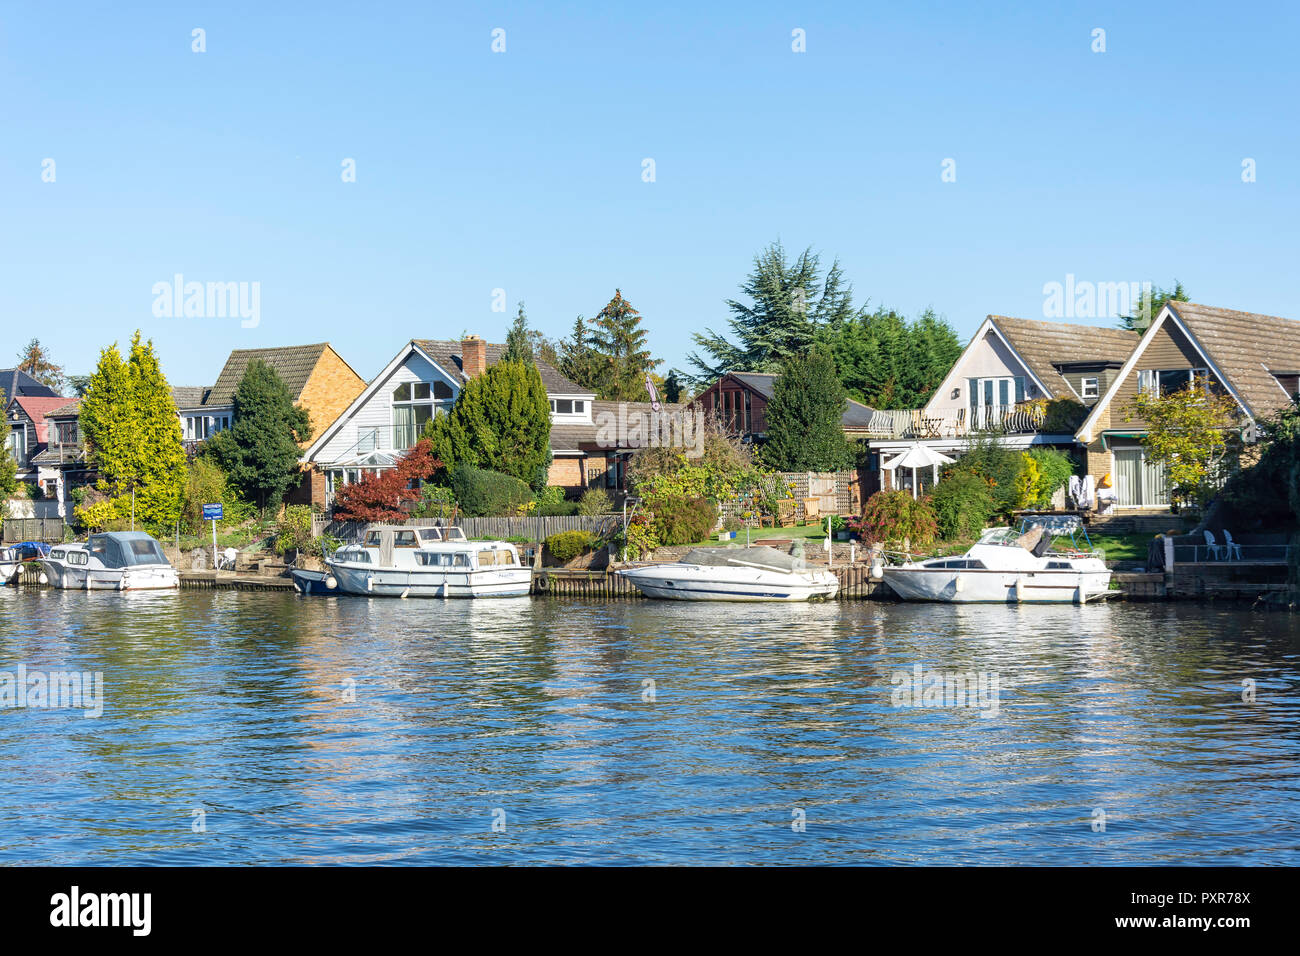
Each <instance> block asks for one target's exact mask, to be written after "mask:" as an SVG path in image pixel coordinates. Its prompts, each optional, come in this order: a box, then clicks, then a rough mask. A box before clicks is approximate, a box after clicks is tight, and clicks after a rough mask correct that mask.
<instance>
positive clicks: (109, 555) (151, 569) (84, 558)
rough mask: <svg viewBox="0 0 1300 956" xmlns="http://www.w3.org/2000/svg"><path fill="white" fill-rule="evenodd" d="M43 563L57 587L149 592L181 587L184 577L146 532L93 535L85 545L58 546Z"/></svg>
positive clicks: (52, 583) (116, 532)
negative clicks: (177, 571)
mask: <svg viewBox="0 0 1300 956" xmlns="http://www.w3.org/2000/svg"><path fill="white" fill-rule="evenodd" d="M39 563H40V566H41V571H42V572H43V573H44V576H45V577H46V578H48V582H49V583H50V584H51V585H53V586H54V587H56V588H64V589H74V590H84V591H146V590H159V589H165V588H176V587H180V577H179V576H178V575H177V574H176V569H175V568H173V567H172V566H171V564H170V563H169V562H168V561H167V558H166V556H165V555H164V554H163V551H162V545H160V544H159V543H158V542H157V541H156V540H155V539H154V538H151V537H149V535H147V534H145V533H144V532H143V531H109V532H105V533H104V534H92V535H91V536H90V537H89V538H88V539H87V541H86V543H85V544H60V545H56V546H55V547H53V548H51V549H50V553H49V554H48V555H46V556H45V557H43V558H41V559H40V562H39ZM41 583H45V582H44V581H43V582H41Z"/></svg>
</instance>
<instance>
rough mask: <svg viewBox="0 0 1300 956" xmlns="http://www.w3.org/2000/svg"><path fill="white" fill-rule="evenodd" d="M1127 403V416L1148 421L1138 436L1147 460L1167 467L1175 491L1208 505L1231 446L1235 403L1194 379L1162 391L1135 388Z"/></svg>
mask: <svg viewBox="0 0 1300 956" xmlns="http://www.w3.org/2000/svg"><path fill="white" fill-rule="evenodd" d="M1130 406H1131V407H1130V412H1129V415H1128V416H1127V417H1126V420H1130V421H1131V420H1132V419H1134V418H1137V419H1139V420H1141V421H1143V422H1145V423H1146V426H1147V430H1146V434H1145V435H1143V436H1142V447H1143V448H1145V449H1146V457H1147V460H1148V461H1151V462H1156V463H1159V464H1162V465H1164V466H1165V469H1166V474H1167V475H1168V478H1169V486H1170V488H1171V489H1172V490H1173V492H1174V493H1175V494H1179V495H1186V496H1189V497H1195V498H1196V499H1198V500H1199V502H1200V503H1201V504H1202V505H1205V504H1208V503H1209V501H1210V499H1211V498H1213V497H1214V494H1215V491H1216V489H1217V488H1218V485H1219V481H1218V479H1219V478H1220V477H1222V474H1221V469H1222V468H1223V466H1224V465H1225V463H1226V460H1227V457H1228V454H1229V452H1230V451H1232V450H1233V442H1232V441H1230V438H1231V429H1232V427H1233V425H1234V424H1235V421H1236V411H1237V403H1236V402H1235V401H1233V400H1232V399H1231V398H1230V397H1229V396H1227V395H1224V394H1222V393H1221V392H1217V391H1215V390H1214V389H1213V388H1212V387H1207V386H1205V385H1202V384H1199V383H1195V384H1192V385H1189V386H1187V387H1185V388H1179V389H1175V390H1173V391H1169V392H1165V393H1163V394H1156V393H1155V392H1154V391H1139V392H1138V393H1137V395H1135V396H1134V397H1133V400H1132V402H1131V403H1130Z"/></svg>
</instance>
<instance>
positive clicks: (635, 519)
mask: <svg viewBox="0 0 1300 956" xmlns="http://www.w3.org/2000/svg"><path fill="white" fill-rule="evenodd" d="M626 547H627V550H628V551H629V552H631V554H632V555H633V556H634V557H640V556H641V555H643V554H649V553H650V552H651V551H653V550H654V549H655V548H657V547H659V538H658V537H657V536H656V535H655V527H654V522H652V521H651V520H650V516H649V515H646V514H635V515H633V516H632V517H631V518H629V519H628V522H627V539H626Z"/></svg>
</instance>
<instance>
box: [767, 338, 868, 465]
mask: <svg viewBox="0 0 1300 956" xmlns="http://www.w3.org/2000/svg"><path fill="white" fill-rule="evenodd" d="M846 400H847V392H846V391H845V388H844V385H843V384H842V383H841V382H840V380H839V378H838V377H837V376H836V374H835V360H834V359H832V358H831V356H830V354H829V353H827V352H825V351H824V350H821V349H814V350H812V351H811V352H809V353H808V354H806V355H797V356H792V357H790V358H788V359H787V360H786V361H785V362H784V363H783V364H782V366H781V375H780V377H779V378H778V379H777V380H776V382H775V383H774V384H773V386H772V399H771V401H769V402H768V403H767V441H766V443H764V445H763V448H762V451H761V453H760V454H761V455H762V458H763V461H764V463H765V464H767V465H768V466H769V467H772V468H775V469H776V470H777V471H839V470H840V469H841V468H847V467H849V466H850V465H851V464H852V463H853V450H852V447H851V446H850V445H849V442H848V440H847V439H846V438H845V437H844V425H843V422H842V418H843V415H844V408H845V405H846V404H847V401H846Z"/></svg>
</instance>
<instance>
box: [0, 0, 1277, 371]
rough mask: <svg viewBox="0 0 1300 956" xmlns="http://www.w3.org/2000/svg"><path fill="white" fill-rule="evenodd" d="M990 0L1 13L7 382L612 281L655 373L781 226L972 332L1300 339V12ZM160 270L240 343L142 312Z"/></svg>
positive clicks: (115, 7)
mask: <svg viewBox="0 0 1300 956" xmlns="http://www.w3.org/2000/svg"><path fill="white" fill-rule="evenodd" d="M991 6H992V5H988V4H974V3H963V4H938V3H906V4H897V3H895V4H871V5H868V4H862V3H849V2H845V3H823V4H815V3H766V2H752V0H746V2H743V3H742V2H729V3H715V4H702V3H690V4H672V3H664V2H658V0H657V2H654V3H641V4H608V3H591V4H577V3H548V4H522V3H510V4H504V3H495V4H483V5H478V4H438V5H434V4H383V3H346V4H335V3H312V4H306V3H301V4H279V3H265V2H258V3H238V2H235V3H231V2H225V3H219V4H218V3H214V4H203V3H198V4H194V3H185V4H181V3H160V4H156V5H147V4H122V3H100V4H93V5H92V4H80V3H66V4H65V3H60V4H54V3H48V2H31V3H27V2H23V3H18V2H13V0H5V2H4V3H2V4H0V225H2V228H0V316H2V317H3V323H4V332H5V334H4V335H3V336H0V364H7V363H9V362H10V361H11V360H12V358H13V357H14V355H15V354H16V353H17V351H18V349H19V348H20V347H21V345H22V344H24V343H25V342H26V341H27V339H29V338H30V337H32V336H34V335H35V336H39V337H40V338H41V340H42V341H43V342H45V343H46V344H47V345H48V346H49V347H50V348H51V350H52V352H53V354H54V358H55V359H56V360H57V361H59V362H61V363H62V364H64V365H65V366H66V367H67V370H68V371H69V372H70V373H85V372H88V371H89V370H90V368H91V367H92V365H93V363H94V361H95V358H96V356H97V354H98V349H99V348H100V347H102V346H104V345H106V344H108V343H109V342H111V341H112V340H114V339H118V340H121V341H123V342H125V341H126V340H127V339H128V338H129V337H130V335H131V333H132V331H133V330H134V329H136V328H140V329H142V330H143V331H144V333H145V335H146V336H149V337H152V338H153V339H154V341H155V343H156V344H157V345H158V347H159V349H160V352H161V355H162V358H163V361H164V369H165V371H166V372H167V374H168V377H169V379H170V380H171V381H172V383H173V384H176V385H209V384H211V383H212V382H213V381H214V380H215V378H216V376H217V373H218V371H219V370H220V367H221V364H222V362H223V360H224V357H225V355H226V354H227V352H228V351H229V350H230V349H232V348H251V347H258V346H266V345H288V344H295V343H305V342H315V341H322V340H328V341H330V342H332V343H333V344H334V346H335V347H336V348H337V349H338V350H339V352H340V353H341V354H342V355H343V356H344V357H345V358H346V359H347V360H348V361H349V362H350V363H351V364H352V365H353V366H354V367H355V368H356V369H357V371H358V372H360V373H361V375H362V376H364V377H367V378H368V377H370V376H372V375H373V374H375V373H376V372H377V371H378V370H379V369H380V368H381V367H382V366H383V365H384V363H385V362H386V361H387V360H388V359H390V358H391V357H392V355H393V354H394V353H395V352H396V351H397V349H398V348H399V346H400V345H401V344H403V343H404V342H405V341H406V340H408V339H410V338H412V337H448V338H454V337H459V336H460V335H461V334H462V333H463V332H476V333H478V334H480V335H483V336H485V337H487V338H489V339H490V340H496V341H500V340H501V339H502V338H503V337H504V334H505V329H506V327H507V325H508V323H509V320H510V318H511V317H512V316H513V314H514V311H515V306H516V304H517V302H518V301H519V300H521V299H522V300H524V301H525V302H526V308H527V311H528V315H529V318H530V320H531V324H532V325H533V326H534V327H535V328H539V329H541V330H542V331H544V332H545V333H547V334H549V335H553V336H559V335H562V334H563V333H565V332H566V331H567V330H568V328H569V327H570V325H571V324H572V322H573V319H574V317H575V316H576V315H578V314H579V313H581V314H584V315H587V316H590V315H592V314H593V313H595V312H596V311H598V310H599V309H600V307H601V306H602V305H603V304H604V303H605V302H606V301H607V300H608V299H609V298H610V297H611V296H612V294H613V291H614V288H615V287H621V288H622V290H623V293H624V294H625V295H626V296H627V297H628V298H629V299H630V300H631V302H632V303H633V304H634V305H635V306H636V307H637V308H638V309H639V310H640V311H641V312H642V314H643V315H644V317H645V320H646V323H647V325H648V327H649V329H650V338H651V345H652V347H653V349H654V351H655V353H656V354H657V355H660V356H662V357H663V358H664V359H665V360H666V362H665V365H664V366H662V368H661V370H666V369H667V368H668V367H670V366H672V365H680V364H682V363H683V358H684V355H685V353H686V352H687V351H689V350H690V348H691V345H690V341H689V336H690V333H691V332H692V331H696V330H700V329H702V328H704V327H706V326H715V327H722V326H724V325H725V322H726V316H727V312H726V309H725V306H724V304H723V300H724V299H726V298H727V297H729V296H733V295H735V293H736V286H737V283H739V282H740V281H741V279H742V278H743V277H744V275H745V274H746V272H747V271H748V269H749V266H750V261H751V259H752V257H753V255H754V253H755V252H757V251H758V250H759V249H760V248H761V247H762V246H763V245H765V244H766V243H768V242H770V241H772V240H773V239H776V238H778V237H779V238H780V239H781V240H783V241H784V243H785V244H786V246H787V247H788V248H790V249H791V250H798V249H801V248H802V247H804V246H805V245H812V246H814V247H815V248H816V249H818V250H820V251H821V252H822V253H823V254H824V256H825V257H826V259H828V260H829V259H831V258H838V259H839V260H840V262H841V265H842V266H843V268H844V270H845V272H846V274H847V276H848V278H849V279H850V280H851V282H852V283H853V286H854V289H855V293H856V297H857V299H858V300H859V301H861V300H864V299H868V300H870V302H871V303H872V304H873V305H879V304H884V305H888V306H890V307H893V308H895V309H898V310H901V311H903V312H905V313H907V314H908V315H914V314H915V313H917V312H919V311H920V310H922V309H924V308H926V307H933V308H934V309H936V310H937V311H938V312H940V313H943V314H944V315H946V316H947V317H948V319H949V320H950V321H951V322H952V323H953V324H954V325H955V326H956V328H957V329H958V331H959V333H960V334H961V336H962V337H963V339H964V338H966V337H968V336H969V335H970V334H971V333H972V332H973V331H974V330H975V328H976V326H977V325H978V323H979V321H980V320H981V319H982V318H983V316H984V315H986V314H988V313H991V312H998V313H1004V314H1010V315H1019V316H1025V317H1030V318H1041V317H1043V308H1044V294H1043V287H1044V284H1045V283H1049V282H1053V281H1057V282H1064V281H1065V277H1066V275H1067V274H1073V275H1074V276H1076V277H1077V279H1079V280H1086V281H1095V282H1102V281H1105V282H1115V281H1140V280H1153V281H1155V282H1156V283H1157V284H1159V285H1167V284H1170V283H1172V281H1173V279H1174V278H1175V277H1177V278H1178V279H1181V280H1182V281H1183V282H1184V283H1185V285H1186V286H1187V287H1188V290H1189V292H1190V293H1191V297H1192V299H1194V300H1195V301H1199V302H1205V303H1208V304H1212V305H1220V306H1226V307H1230V308H1239V309H1245V310H1249V311H1259V312H1268V313H1272V314H1278V315H1286V316H1292V317H1296V318H1300V299H1298V294H1297V290H1296V284H1295V281H1294V278H1295V275H1296V272H1297V266H1298V265H1300V237H1298V232H1297V225H1296V224H1297V222H1300V216H1298V215H1297V213H1300V187H1298V185H1297V177H1298V175H1300V155H1298V153H1300V151H1298V150H1297V146H1298V145H1300V124H1297V92H1298V91H1300V83H1297V78H1298V73H1300V68H1298V67H1297V57H1296V55H1295V36H1296V34H1297V28H1298V27H1300V16H1298V15H1297V13H1296V10H1297V6H1296V5H1295V4H1280V3H1278V4H1273V3H1242V4H1234V5H1225V4H1198V3H1186V2H1179V3H1161V4H1157V3H1151V4H1133V3H1082V4H1069V3H1063V4H1057V3H1041V4H1023V5H1017V8H1015V9H1008V10H1002V11H995V10H992V9H989V8H990V7H991ZM281 8H284V9H281ZM195 28H202V29H203V30H204V31H205V40H206V52H204V53H195V52H192V44H193V42H194V41H193V38H192V30H194V29H195ZM496 28H501V29H504V30H505V43H506V49H505V52H504V53H494V52H493V51H492V42H493V39H492V31H493V30H494V29H496ZM796 28H797V29H801V30H803V31H805V36H806V52H804V53H795V52H793V50H792V42H793V40H792V31H793V30H795V29H796ZM1097 28H1101V29H1104V30H1105V43H1106V50H1105V52H1104V53H1097V52H1094V51H1093V46H1094V44H1095V41H1094V38H1093V31H1094V30H1095V29H1097ZM349 158H350V159H353V160H355V163H356V182H352V183H347V182H343V180H342V175H341V173H342V164H343V161H344V160H345V159H349ZM646 158H650V159H653V160H654V163H655V181H654V182H645V181H643V176H642V169H643V165H642V161H643V160H644V159H646ZM949 158H951V159H953V160H955V162H956V167H955V168H956V181H955V182H943V181H942V179H941V173H942V171H943V170H942V163H943V161H944V160H945V159H949ZM1247 158H1250V159H1253V160H1254V161H1255V164H1256V181H1255V182H1253V183H1244V182H1243V181H1242V162H1243V160H1244V159H1247ZM46 159H53V160H54V173H55V177H54V181H53V182H45V181H43V180H42V174H43V171H44V169H45V168H46V167H45V166H43V162H44V160H46ZM177 273H180V274H182V275H184V277H185V279H186V281H200V282H209V281H233V282H249V283H251V282H258V283H260V324H259V325H258V326H257V327H256V328H243V327H241V323H240V321H239V320H238V319H237V318H218V317H214V316H209V317H206V318H184V317H181V318H176V317H172V318H159V317H156V316H155V315H154V313H153V305H154V294H153V287H154V285H155V283H158V282H161V281H170V280H171V278H172V277H173V276H174V275H175V274H177ZM498 288H503V289H505V296H506V300H507V303H508V309H507V311H504V312H498V311H493V308H492V306H493V290H494V289H498ZM1096 321H1097V322H1098V323H1099V324H1109V323H1108V322H1107V321H1106V320H1105V319H1097V320H1096Z"/></svg>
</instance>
